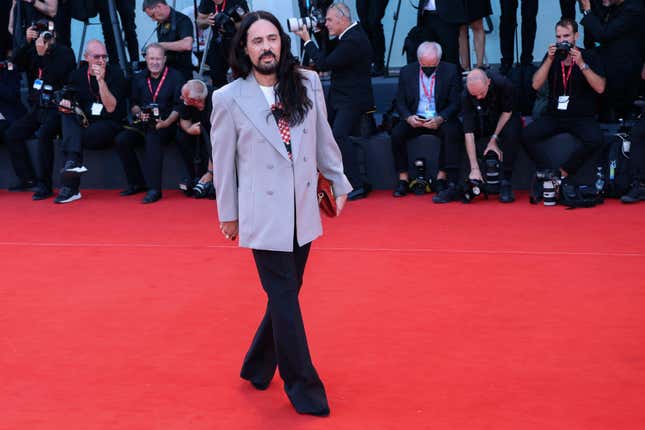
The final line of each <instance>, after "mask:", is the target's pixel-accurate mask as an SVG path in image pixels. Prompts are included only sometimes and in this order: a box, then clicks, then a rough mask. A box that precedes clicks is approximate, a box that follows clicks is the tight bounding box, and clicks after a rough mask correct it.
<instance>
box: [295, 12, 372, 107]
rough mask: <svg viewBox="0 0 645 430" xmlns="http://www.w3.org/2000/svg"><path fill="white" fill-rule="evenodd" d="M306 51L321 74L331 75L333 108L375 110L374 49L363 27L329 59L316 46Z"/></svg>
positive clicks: (354, 30) (348, 36)
mask: <svg viewBox="0 0 645 430" xmlns="http://www.w3.org/2000/svg"><path fill="white" fill-rule="evenodd" d="M305 51H306V52H307V54H308V55H309V57H310V58H312V59H313V60H314V63H315V64H316V67H317V68H318V69H319V70H323V71H324V70H330V71H331V87H330V89H329V101H328V103H329V104H330V107H331V108H333V109H339V108H343V107H354V108H357V109H362V110H365V111H367V110H369V109H372V108H374V95H373V93H372V80H371V78H370V67H371V63H372V47H371V45H370V42H369V40H368V39H367V35H366V34H365V31H364V30H363V29H362V28H361V26H360V25H359V24H357V25H355V26H354V27H352V28H350V29H349V30H347V32H346V33H345V34H344V35H343V37H342V38H341V39H340V40H338V43H337V44H336V47H335V48H334V49H332V51H331V52H330V53H329V54H328V55H325V53H324V52H323V51H321V50H320V49H318V47H317V46H316V44H315V43H314V42H310V43H307V44H306V45H305Z"/></svg>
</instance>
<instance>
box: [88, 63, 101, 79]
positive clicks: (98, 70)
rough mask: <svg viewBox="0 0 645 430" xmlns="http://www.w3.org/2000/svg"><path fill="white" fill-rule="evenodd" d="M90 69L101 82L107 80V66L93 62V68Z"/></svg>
mask: <svg viewBox="0 0 645 430" xmlns="http://www.w3.org/2000/svg"><path fill="white" fill-rule="evenodd" d="M90 70H91V73H92V75H94V77H95V78H96V80H97V81H98V82H99V83H101V82H103V81H104V80H105V66H101V65H99V64H92V68H91V69H90Z"/></svg>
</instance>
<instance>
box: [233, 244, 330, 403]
mask: <svg viewBox="0 0 645 430" xmlns="http://www.w3.org/2000/svg"><path fill="white" fill-rule="evenodd" d="M293 247H294V248H293V252H278V251H264V250H257V249H254V250H253V257H254V259H255V265H256V267H257V269H258V273H259V275H260V281H261V282H262V288H263V289H264V291H265V292H266V294H267V296H268V303H267V308H266V312H265V314H264V318H263V319H262V322H261V323H260V326H259V327H258V329H257V332H256V333H255V337H254V338H253V342H252V343H251V347H250V348H249V351H248V352H247V354H246V357H245V358H244V364H243V365H242V371H241V372H240V376H241V377H242V378H244V379H247V380H249V381H252V382H255V383H266V382H268V381H270V380H271V378H272V377H273V375H274V373H275V369H276V365H277V367H278V369H279V370H280V376H281V377H282V379H283V381H284V389H285V391H286V392H287V396H288V397H289V400H291V403H292V404H293V405H294V407H295V408H296V410H297V411H299V412H307V411H316V410H320V409H322V408H325V407H328V406H327V396H326V394H325V388H324V386H323V383H322V381H321V380H320V378H319V377H318V373H317V372H316V369H315V368H314V365H313V363H312V362H311V356H310V354H309V346H308V345H307V337H306V335H305V326H304V323H303V321H302V314H301V312H300V303H299V301H298V294H299V292H300V288H301V287H302V279H303V274H304V272H305V265H306V263H307V257H308V256H309V249H310V247H311V244H310V243H308V244H306V245H304V246H302V247H300V246H298V243H297V240H296V235H295V234H294V244H293Z"/></svg>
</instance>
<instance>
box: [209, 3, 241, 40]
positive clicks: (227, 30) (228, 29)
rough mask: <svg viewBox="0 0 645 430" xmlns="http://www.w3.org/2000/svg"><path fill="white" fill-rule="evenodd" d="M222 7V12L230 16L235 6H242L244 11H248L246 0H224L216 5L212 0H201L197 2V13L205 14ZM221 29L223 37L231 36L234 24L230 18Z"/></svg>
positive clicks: (216, 11) (214, 11) (220, 9)
mask: <svg viewBox="0 0 645 430" xmlns="http://www.w3.org/2000/svg"><path fill="white" fill-rule="evenodd" d="M222 8H223V9H224V10H223V12H224V13H225V14H227V15H228V16H232V15H233V14H234V11H235V10H236V9H237V8H242V10H244V13H248V11H249V5H248V4H247V3H246V0H224V2H223V3H222V4H221V5H216V4H215V2H214V1H213V0H201V1H200V3H199V13H203V14H205V15H210V14H211V13H215V14H217V13H218V12H222ZM223 29H224V32H223V37H228V38H232V37H233V36H234V35H235V24H234V23H233V22H232V21H231V20H228V21H227V23H226V24H225V25H224V28H223Z"/></svg>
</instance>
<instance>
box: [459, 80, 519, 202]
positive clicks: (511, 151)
mask: <svg viewBox="0 0 645 430" xmlns="http://www.w3.org/2000/svg"><path fill="white" fill-rule="evenodd" d="M514 99H515V89H514V88H513V84H512V83H511V81H510V80H509V79H507V78H506V77H504V76H503V75H500V74H496V73H493V72H488V73H487V72H485V71H483V70H480V69H475V70H473V71H472V72H470V73H469V74H468V77H467V78H466V88H464V91H463V93H462V96H461V112H462V115H463V121H464V140H465V143H466V153H467V154H468V161H469V162H470V173H469V174H468V178H469V179H475V180H479V181H483V180H484V177H483V175H482V172H481V168H480V166H479V162H478V158H479V157H481V156H483V157H486V156H488V155H489V154H490V155H493V154H495V155H497V157H498V158H499V160H500V161H501V162H502V163H501V164H502V165H503V168H502V169H501V171H500V172H499V174H500V176H501V178H500V179H501V180H500V182H499V188H498V189H493V188H492V187H489V191H492V192H499V201H500V202H502V203H511V202H513V201H515V196H513V190H512V186H511V179H512V175H513V164H514V163H515V158H516V156H517V151H518V148H519V146H520V139H521V135H522V119H521V117H520V114H519V113H518V112H516V111H515V108H514Z"/></svg>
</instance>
